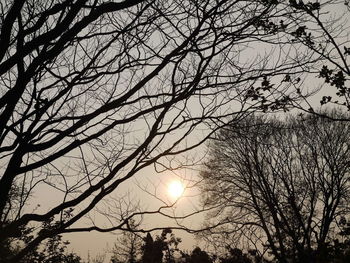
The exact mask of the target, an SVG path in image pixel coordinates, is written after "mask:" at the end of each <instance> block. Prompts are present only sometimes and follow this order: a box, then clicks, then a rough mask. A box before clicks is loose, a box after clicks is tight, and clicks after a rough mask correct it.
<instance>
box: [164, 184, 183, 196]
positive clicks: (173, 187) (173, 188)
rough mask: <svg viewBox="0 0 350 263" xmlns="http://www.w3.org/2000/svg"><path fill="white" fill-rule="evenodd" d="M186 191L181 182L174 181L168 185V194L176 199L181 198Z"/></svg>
mask: <svg viewBox="0 0 350 263" xmlns="http://www.w3.org/2000/svg"><path fill="white" fill-rule="evenodd" d="M184 190H185V187H184V186H183V184H182V183H181V182H180V181H173V182H171V183H170V184H169V185H168V193H169V195H170V196H172V197H174V198H179V197H180V196H181V195H182V194H183V192H184Z"/></svg>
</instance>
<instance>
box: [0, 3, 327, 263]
mask: <svg viewBox="0 0 350 263" xmlns="http://www.w3.org/2000/svg"><path fill="white" fill-rule="evenodd" d="M303 11H304V10H302V9H298V8H296V7H295V6H293V5H292V4H290V3H287V2H286V3H279V2H278V1H266V0H265V1H263V0H256V1H228V0H220V1H186V0H185V1H183V0H181V1H178V0H172V1H162V0H159V1H151V0H149V1H142V0H125V1H116V2H113V1H103V0H94V1H93V0H75V1H72V0H62V1H43V0H39V1H38V0H13V1H10V0H5V1H2V2H1V4H0V12H1V15H0V17H1V18H0V27H1V30H0V46H1V49H0V162H1V177H0V231H1V234H0V243H1V240H8V239H11V240H16V238H19V237H21V236H22V235H23V231H24V229H25V228H26V227H28V226H29V225H31V227H35V228H36V231H34V232H33V233H32V239H31V240H30V242H28V243H27V244H26V246H24V247H23V249H22V250H20V251H18V254H16V255H15V256H14V257H13V258H12V259H6V261H7V262H11V261H13V262H18V260H20V258H22V257H23V256H24V255H25V254H26V253H27V252H28V251H30V250H31V249H33V248H34V247H36V246H38V245H39V244H40V242H41V241H43V240H44V239H47V238H49V237H53V236H55V235H57V234H64V233H74V232H79V231H93V230H96V231H102V232H104V231H112V230H117V229H125V230H129V231H132V229H131V228H130V224H128V223H129V221H130V219H131V218H132V217H133V216H137V215H140V214H142V213H143V211H139V212H133V211H130V210H127V212H130V213H127V212H125V211H124V212H121V213H120V217H119V218H114V219H115V220H113V225H112V226H111V227H101V226H98V225H91V226H88V227H79V226H78V225H77V224H76V223H78V222H79V221H80V220H81V219H82V218H84V217H85V216H87V215H88V214H89V213H90V212H91V211H93V209H94V208H95V207H96V206H97V205H98V204H99V203H100V201H101V200H104V199H105V198H106V197H108V196H109V195H110V194H112V193H113V192H115V191H116V190H117V189H119V188H120V185H121V184H122V183H123V182H125V181H126V180H128V179H130V178H131V177H133V176H134V175H135V174H136V173H137V172H139V171H140V170H142V169H143V168H145V167H147V166H150V165H155V166H156V168H157V167H174V166H175V167H176V165H179V164H176V163H175V164H174V163H173V162H172V161H171V160H172V159H173V156H175V155H178V154H181V153H184V152H186V151H189V150H192V149H194V148H195V147H197V146H198V145H200V144H201V143H202V142H203V141H205V139H206V138H207V137H208V136H210V133H212V132H213V131H214V130H215V129H216V128H218V127H219V126H222V125H224V124H225V120H226V118H227V117H230V118H231V119H232V118H235V119H237V120H238V119H240V118H242V117H243V116H244V115H245V114H247V113H249V112H251V111H254V110H265V109H266V108H269V106H271V105H272V104H274V105H275V106H274V109H279V108H283V105H282V104H283V103H281V102H285V101H288V102H290V101H291V100H297V99H299V98H302V97H303V96H304V95H303V96H301V95H300V94H299V93H295V86H294V84H293V85H292V83H290V82H281V83H280V84H279V85H271V84H270V82H269V81H270V79H271V78H273V77H277V78H278V77H279V78H281V77H283V76H285V75H286V74H287V73H288V74H290V75H289V76H293V75H292V74H298V73H300V74H301V73H305V72H308V71H309V70H310V67H309V65H310V64H312V63H314V62H317V61H318V59H319V58H320V56H319V55H318V54H317V53H315V52H314V51H312V50H310V49H301V48H299V47H300V45H301V42H300V41H294V42H292V41H291V38H290V34H289V33H286V32H285V25H288V27H289V28H295V29H296V28H298V25H299V21H300V19H303V18H304V16H303V15H304V13H305V12H303ZM279 21H282V22H279ZM275 55H276V56H275ZM274 56H275V58H276V59H270V58H272V57H274ZM312 65H313V66H315V64H312ZM253 85H255V86H253ZM256 87H258V88H256ZM209 128H210V129H209ZM198 130H201V134H197V135H196V136H192V137H191V141H186V140H187V138H189V136H190V135H191V134H193V133H194V132H196V131H198ZM193 138H195V139H193ZM167 158H168V159H167ZM169 160H170V161H169ZM169 162H171V163H169ZM158 165H159V166H158ZM48 191H49V192H50V195H52V196H56V197H57V198H56V202H55V203H53V204H51V205H49V206H44V205H42V204H40V201H39V200H44V199H45V196H43V195H45V193H48ZM36 203H39V205H40V206H36V205H35V204H36ZM161 209H162V208H160V209H158V210H156V211H148V213H156V212H159V211H160V210H161ZM116 219H118V220H116Z"/></svg>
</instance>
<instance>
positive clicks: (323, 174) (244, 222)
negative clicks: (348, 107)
mask: <svg viewBox="0 0 350 263" xmlns="http://www.w3.org/2000/svg"><path fill="white" fill-rule="evenodd" d="M327 114H328V115H330V116H334V117H341V118H342V117H346V115H345V114H342V113H340V112H338V111H333V112H328V113H327ZM349 136H350V125H349V124H348V123H347V122H334V121H331V120H329V119H325V118H320V117H315V116H306V117H305V118H304V119H300V118H297V117H289V118H288V119H287V121H285V122H284V121H278V120H275V119H272V120H268V119H266V118H260V117H255V118H254V117H252V118H249V119H247V120H246V121H245V122H242V123H241V124H240V125H237V124H235V125H232V126H228V127H226V128H224V129H222V130H221V131H220V132H219V134H218V136H217V137H216V139H215V140H213V141H212V144H211V145H210V159H209V160H208V162H207V163H206V167H205V169H204V170H203V172H202V173H201V176H202V178H203V180H204V182H205V186H204V188H203V195H204V197H205V198H204V201H203V202H204V203H205V204H211V205H215V206H216V210H215V211H213V213H212V214H211V215H209V217H210V216H212V217H213V218H214V219H215V220H219V221H220V222H221V223H222V224H226V225H225V227H223V228H222V229H221V230H222V233H223V234H225V235H227V236H230V235H231V234H230V233H232V235H231V236H233V237H236V238H238V239H239V240H241V241H242V242H243V241H244V242H248V244H250V245H256V244H257V243H260V245H261V246H260V249H261V248H262V247H263V246H267V247H268V248H269V250H270V252H271V253H272V254H273V255H274V256H275V258H276V259H277V260H278V262H287V261H288V260H291V261H292V262H330V261H331V260H332V257H333V256H331V254H330V253H327V251H328V249H329V246H330V243H331V242H332V239H333V237H334V235H337V234H339V231H340V229H339V224H337V220H339V219H340V218H341V216H347V215H348V211H349V210H348V209H349V202H348V200H349V198H350V183H349V182H350V179H349V178H350V177H349V176H350V154H349V151H350V137H349ZM218 231H219V230H218ZM225 237H226V236H225Z"/></svg>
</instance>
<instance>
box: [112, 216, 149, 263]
mask: <svg viewBox="0 0 350 263" xmlns="http://www.w3.org/2000/svg"><path fill="white" fill-rule="evenodd" d="M130 226H131V227H132V229H136V228H137V226H136V225H135V222H134V221H133V220H132V221H131V222H130ZM148 238H149V237H148V236H146V239H145V240H146V242H149V241H147V240H148ZM151 238H152V237H151ZM141 248H142V238H141V237H140V236H139V235H138V234H136V233H134V232H130V231H124V232H123V233H122V234H121V237H120V238H118V241H117V242H116V243H115V244H114V247H113V249H112V253H113V255H112V257H111V261H112V263H136V262H138V258H139V257H140V255H141Z"/></svg>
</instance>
